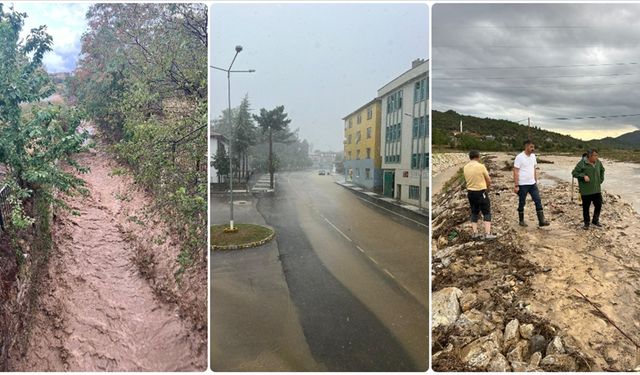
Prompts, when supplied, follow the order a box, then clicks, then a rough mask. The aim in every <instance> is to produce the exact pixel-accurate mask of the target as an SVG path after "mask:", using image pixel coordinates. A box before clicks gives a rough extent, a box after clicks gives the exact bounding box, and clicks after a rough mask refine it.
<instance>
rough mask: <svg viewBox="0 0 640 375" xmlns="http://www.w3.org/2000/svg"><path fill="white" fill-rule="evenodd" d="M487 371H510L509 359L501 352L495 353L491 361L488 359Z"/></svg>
mask: <svg viewBox="0 0 640 375" xmlns="http://www.w3.org/2000/svg"><path fill="white" fill-rule="evenodd" d="M487 371H489V372H510V371H511V365H509V361H507V359H506V358H505V357H504V356H503V355H502V353H497V354H496V355H495V356H494V357H493V358H492V359H491V361H489V366H487Z"/></svg>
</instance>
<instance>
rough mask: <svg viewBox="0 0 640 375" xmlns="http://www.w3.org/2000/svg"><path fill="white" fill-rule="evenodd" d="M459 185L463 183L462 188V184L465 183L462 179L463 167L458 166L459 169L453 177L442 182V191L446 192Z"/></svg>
mask: <svg viewBox="0 0 640 375" xmlns="http://www.w3.org/2000/svg"><path fill="white" fill-rule="evenodd" d="M460 185H463V188H464V185H466V184H465V180H464V167H460V169H458V171H457V172H456V174H455V175H454V176H453V177H451V178H450V179H449V180H448V181H447V182H445V183H444V185H443V186H442V191H443V192H445V193H446V192H448V191H450V190H451V189H452V188H455V187H457V186H460Z"/></svg>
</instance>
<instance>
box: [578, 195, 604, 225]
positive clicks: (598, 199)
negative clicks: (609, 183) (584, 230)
mask: <svg viewBox="0 0 640 375" xmlns="http://www.w3.org/2000/svg"><path fill="white" fill-rule="evenodd" d="M591 202H593V206H594V207H595V209H594V210H593V223H594V224H597V223H599V222H600V210H601V209H602V194H601V193H595V194H589V195H582V217H583V218H584V223H585V224H586V225H588V224H589V222H590V220H589V208H590V207H591Z"/></svg>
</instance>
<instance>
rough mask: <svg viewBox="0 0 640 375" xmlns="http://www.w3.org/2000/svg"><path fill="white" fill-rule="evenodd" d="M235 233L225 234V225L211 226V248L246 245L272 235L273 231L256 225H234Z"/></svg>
mask: <svg viewBox="0 0 640 375" xmlns="http://www.w3.org/2000/svg"><path fill="white" fill-rule="evenodd" d="M234 226H235V227H237V228H238V231H237V232H234V233H225V232H224V228H226V227H227V226H226V225H213V226H212V227H211V245H212V246H232V245H246V244H250V243H252V242H257V241H262V240H264V239H266V238H268V237H269V236H271V235H272V234H273V230H272V229H270V228H267V227H263V226H261V225H256V224H235V225H234Z"/></svg>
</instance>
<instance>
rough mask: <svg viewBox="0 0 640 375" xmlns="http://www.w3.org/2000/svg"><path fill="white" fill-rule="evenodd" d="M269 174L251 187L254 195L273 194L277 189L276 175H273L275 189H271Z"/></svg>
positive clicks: (262, 176) (264, 175) (261, 177)
mask: <svg viewBox="0 0 640 375" xmlns="http://www.w3.org/2000/svg"><path fill="white" fill-rule="evenodd" d="M270 182H271V180H270V178H269V174H268V173H267V174H263V175H261V176H260V177H259V178H258V181H257V182H256V183H255V184H254V185H253V186H252V187H251V192H252V193H273V192H274V191H275V188H276V175H275V174H274V175H273V189H271V185H270Z"/></svg>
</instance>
